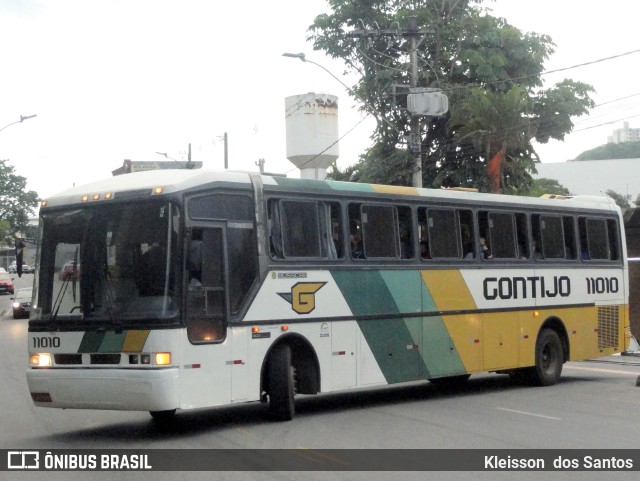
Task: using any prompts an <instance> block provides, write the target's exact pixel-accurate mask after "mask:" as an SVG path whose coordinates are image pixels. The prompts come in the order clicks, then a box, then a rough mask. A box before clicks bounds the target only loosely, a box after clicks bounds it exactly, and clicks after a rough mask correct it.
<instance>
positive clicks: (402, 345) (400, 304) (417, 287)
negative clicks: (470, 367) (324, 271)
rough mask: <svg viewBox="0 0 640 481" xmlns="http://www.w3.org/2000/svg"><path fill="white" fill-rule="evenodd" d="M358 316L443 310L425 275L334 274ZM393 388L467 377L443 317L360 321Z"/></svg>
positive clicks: (389, 273)
mask: <svg viewBox="0 0 640 481" xmlns="http://www.w3.org/2000/svg"><path fill="white" fill-rule="evenodd" d="M332 275H333V277H334V279H335V281H336V284H337V285H338V287H339V288H340V291H341V292H342V294H343V295H344V297H345V299H346V301H347V304H348V305H349V308H350V309H351V312H352V313H353V314H354V315H356V316H367V315H376V314H382V313H389V314H397V313H407V314H409V313H416V312H430V311H431V312H432V311H434V310H437V308H436V304H435V302H434V300H433V297H432V296H431V294H430V293H429V290H428V289H427V286H426V285H425V283H424V282H423V281H422V277H421V276H420V272H419V271H414V270H395V271H364V272H363V271H360V272H348V271H336V272H333V273H332ZM358 325H359V326H360V330H361V331H362V333H363V336H364V338H365V339H366V341H367V343H368V344H369V347H370V348H371V351H372V352H373V355H374V357H375V358H376V361H377V362H378V365H379V367H380V369H381V370H382V373H383V374H384V376H385V379H386V380H387V382H389V383H393V382H400V381H409V380H415V379H425V378H431V377H439V376H453V375H456V374H462V373H465V372H466V371H465V368H464V364H463V363H462V360H461V358H460V355H459V354H458V352H457V350H456V349H455V346H454V344H453V341H452V339H451V336H450V335H449V331H448V330H447V328H446V326H445V324H444V322H443V319H442V317H440V316H434V317H415V318H405V319H376V320H363V321H360V322H358Z"/></svg>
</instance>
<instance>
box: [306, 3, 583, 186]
mask: <svg viewBox="0 0 640 481" xmlns="http://www.w3.org/2000/svg"><path fill="white" fill-rule="evenodd" d="M329 3H330V5H331V8H332V11H333V12H332V13H330V14H323V15H319V16H317V17H316V19H315V21H314V23H313V24H312V25H311V26H310V28H309V32H310V35H309V40H311V41H312V42H313V47H314V49H315V50H322V51H324V52H325V53H327V54H328V55H330V56H332V57H334V58H341V59H343V60H344V61H345V64H346V69H347V71H350V72H357V73H358V75H359V80H358V82H357V83H356V85H355V86H354V87H353V89H352V92H353V94H354V96H355V97H356V98H357V99H358V100H360V101H361V103H362V108H363V109H364V110H366V111H367V112H369V113H371V114H372V115H373V116H375V118H376V119H377V121H378V122H377V127H376V130H375V132H374V134H373V137H372V139H373V142H374V143H373V146H372V147H371V148H369V149H368V150H367V151H366V152H365V153H363V155H361V157H360V160H359V162H358V163H357V165H356V166H355V168H354V169H353V170H352V175H351V177H354V178H357V179H359V180H361V181H365V180H366V181H373V182H382V183H391V184H404V185H407V184H410V182H411V178H412V175H413V171H414V169H415V165H414V162H413V160H412V156H411V153H410V152H409V150H408V149H407V147H406V144H407V141H406V139H407V138H408V137H409V134H410V128H409V126H410V121H411V118H410V117H411V116H410V114H409V113H408V112H407V110H406V109H405V108H403V101H406V100H405V99H403V98H402V96H399V95H394V91H395V92H397V91H398V87H397V86H398V85H402V86H408V85H410V84H411V81H412V76H411V74H410V71H411V70H410V61H409V59H410V53H411V42H410V38H409V36H408V35H407V34H406V32H407V26H408V25H409V19H408V18H409V17H411V16H415V17H416V19H417V27H418V29H419V30H421V31H430V32H431V33H426V34H425V39H424V41H421V42H420V43H419V46H418V48H417V52H416V54H417V58H418V62H419V65H420V68H419V72H418V78H417V85H418V86H420V87H431V88H440V89H442V90H443V91H444V92H445V93H446V94H447V95H448V97H449V110H450V111H449V113H448V114H447V115H446V116H443V117H430V118H423V119H422V122H421V124H422V125H421V128H420V139H419V145H420V152H421V153H420V156H421V163H422V172H423V183H424V185H425V186H432V187H439V186H465V187H477V188H479V189H480V190H483V191H504V192H508V193H519V192H521V189H522V190H527V189H528V188H529V187H530V184H531V181H532V178H531V173H532V172H535V165H534V162H535V161H537V160H539V159H538V157H537V155H536V153H535V151H534V149H533V147H532V142H533V141H534V140H536V141H538V142H543V143H544V142H547V141H549V139H557V140H563V139H564V136H565V135H566V134H567V133H569V132H570V131H571V129H572V128H573V123H572V121H571V117H572V116H579V115H582V114H585V113H587V112H588V108H590V107H592V106H593V102H592V100H591V99H590V97H589V92H591V91H592V88H591V86H589V85H586V84H583V83H580V82H574V81H571V80H564V81H563V82H561V83H559V84H557V85H555V86H553V87H552V88H550V89H546V90H545V89H543V88H542V81H541V79H540V74H541V73H542V72H543V63H544V61H545V60H546V59H547V58H548V57H549V55H551V54H552V53H553V47H554V45H553V43H552V41H551V38H549V37H548V36H546V35H540V34H536V33H527V34H523V33H522V32H521V31H520V30H518V29H517V28H515V27H513V26H511V25H509V24H508V23H507V21H506V20H504V19H501V18H496V17H493V16H491V15H490V14H488V13H487V11H486V9H484V8H482V6H481V4H482V3H483V2H482V1H481V0H393V1H391V0H329ZM401 27H402V28H401ZM403 32H404V33H403ZM405 92H406V89H405ZM492 159H493V160H494V161H493V162H490V161H491V160H492ZM488 167H491V169H489V170H488ZM490 172H491V173H493V176H491V175H490Z"/></svg>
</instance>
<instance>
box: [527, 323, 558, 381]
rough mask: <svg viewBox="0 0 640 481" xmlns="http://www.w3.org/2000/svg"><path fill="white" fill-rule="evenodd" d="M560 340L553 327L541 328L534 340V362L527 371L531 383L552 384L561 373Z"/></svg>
mask: <svg viewBox="0 0 640 481" xmlns="http://www.w3.org/2000/svg"><path fill="white" fill-rule="evenodd" d="M563 362H564V356H563V353H562V342H561V341H560V337H559V336H558V334H557V333H556V331H554V330H553V329H543V330H542V331H541V332H540V335H539V336H538V340H537V341H536V363H535V366H533V367H532V368H531V370H530V371H529V374H530V380H531V383H532V384H534V385H536V386H552V385H553V384H555V383H557V382H558V380H559V379H560V374H561V373H562V364H563Z"/></svg>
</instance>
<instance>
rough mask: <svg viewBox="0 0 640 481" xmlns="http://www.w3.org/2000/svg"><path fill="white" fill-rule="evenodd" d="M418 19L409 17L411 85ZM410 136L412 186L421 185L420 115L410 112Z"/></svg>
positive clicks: (414, 77) (414, 78) (414, 83)
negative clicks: (412, 165) (412, 169)
mask: <svg viewBox="0 0 640 481" xmlns="http://www.w3.org/2000/svg"><path fill="white" fill-rule="evenodd" d="M417 21H418V19H417V17H415V16H411V17H409V33H410V35H411V36H410V38H411V84H410V85H411V87H412V88H416V87H417V86H418V36H419V35H420V33H418V23H417ZM410 135H411V137H410V141H409V150H410V152H411V156H412V157H413V160H414V164H415V167H414V171H413V186H414V187H418V188H421V187H422V139H421V138H420V117H418V116H417V115H415V114H411V134H410Z"/></svg>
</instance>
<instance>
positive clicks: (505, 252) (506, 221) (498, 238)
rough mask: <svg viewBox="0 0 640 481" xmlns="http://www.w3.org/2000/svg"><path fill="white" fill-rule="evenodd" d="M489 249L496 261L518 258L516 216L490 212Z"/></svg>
mask: <svg viewBox="0 0 640 481" xmlns="http://www.w3.org/2000/svg"><path fill="white" fill-rule="evenodd" d="M488 220H489V222H488V225H489V238H488V239H486V238H485V240H486V241H487V244H488V247H490V249H491V254H492V255H493V258H494V259H515V258H516V232H515V225H514V216H513V214H510V213H502V212H490V213H489V215H488Z"/></svg>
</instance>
